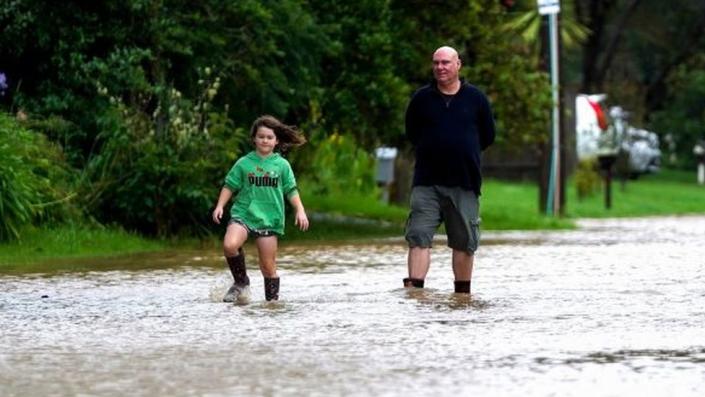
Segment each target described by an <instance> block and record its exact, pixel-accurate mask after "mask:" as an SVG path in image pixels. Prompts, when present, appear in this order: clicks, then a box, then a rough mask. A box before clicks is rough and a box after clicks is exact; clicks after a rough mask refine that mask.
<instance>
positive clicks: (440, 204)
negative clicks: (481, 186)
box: [406, 186, 480, 253]
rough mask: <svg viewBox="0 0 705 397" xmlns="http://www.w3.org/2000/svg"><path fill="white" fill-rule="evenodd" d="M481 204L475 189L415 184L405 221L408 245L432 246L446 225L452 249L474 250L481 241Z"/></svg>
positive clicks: (449, 244)
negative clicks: (437, 234)
mask: <svg viewBox="0 0 705 397" xmlns="http://www.w3.org/2000/svg"><path fill="white" fill-rule="evenodd" d="M479 214H480V203H479V200H478V199H477V195H475V192H473V191H469V190H464V189H462V188H459V187H447V186H414V188H413V189H412V190H411V212H410V213H409V218H408V219H407V222H406V241H407V242H408V243H409V247H421V248H430V247H431V246H432V245H433V235H434V234H435V233H436V230H437V229H438V226H440V224H441V223H444V224H445V228H446V233H447V234H448V246H449V247H450V248H453V249H456V250H459V251H465V252H469V253H473V252H475V251H476V250H477V248H478V246H479V244H480V216H479Z"/></svg>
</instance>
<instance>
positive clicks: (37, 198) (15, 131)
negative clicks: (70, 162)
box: [0, 114, 77, 241]
mask: <svg viewBox="0 0 705 397" xmlns="http://www.w3.org/2000/svg"><path fill="white" fill-rule="evenodd" d="M0 169H1V170H2V172H0V241H9V240H13V239H18V238H19V237H20V230H21V228H22V227H23V226H25V225H29V224H39V223H46V222H51V221H58V220H63V219H66V218H68V217H71V216H75V215H76V213H77V210H76V208H75V207H74V206H73V203H72V202H71V200H70V199H71V198H73V197H74V195H75V194H74V193H72V192H71V181H72V172H71V170H70V169H69V167H68V166H67V165H66V162H65V160H64V158H63V153H62V152H61V150H60V149H59V148H58V147H57V146H55V145H52V144H50V143H49V142H48V141H47V139H46V138H45V137H44V135H42V134H41V133H36V132H32V131H29V130H27V129H25V128H23V127H22V126H21V125H20V124H18V122H17V121H15V120H14V119H13V118H11V117H10V116H8V115H7V114H0Z"/></svg>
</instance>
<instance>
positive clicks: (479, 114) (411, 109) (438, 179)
mask: <svg viewBox="0 0 705 397" xmlns="http://www.w3.org/2000/svg"><path fill="white" fill-rule="evenodd" d="M461 66H462V64H461V62H460V58H459V57H458V52H457V51H456V50H455V49H453V48H452V47H447V46H444V47H440V48H439V49H437V50H436V51H435V52H434V53H433V77H434V80H433V81H432V82H431V83H430V84H428V85H426V86H423V87H421V88H420V89H418V90H417V91H416V92H415V93H414V95H413V97H412V98H411V101H410V102H409V106H408V107H407V109H406V135H407V137H408V139H409V140H410V141H411V143H412V144H413V146H414V150H415V155H416V164H415V167H414V179H413V188H412V190H411V200H410V201H411V203H410V206H411V211H410V213H409V219H408V221H407V226H406V241H407V242H408V244H409V256H408V268H409V277H407V278H405V279H404V287H407V288H423V287H424V281H425V279H426V275H427V274H428V270H429V267H430V264H431V247H432V245H433V237H434V234H435V232H436V230H437V229H438V227H439V226H440V225H441V223H444V224H445V228H446V233H447V235H448V247H450V248H451V249H452V250H453V256H452V262H453V264H452V265H453V274H454V276H455V285H454V288H455V292H456V293H466V294H469V293H470V283H471V280H472V268H473V263H474V254H475V251H476V250H477V248H478V246H479V240H480V214H479V211H480V208H479V201H478V199H479V196H480V187H481V185H482V174H481V164H480V153H481V152H482V151H483V150H485V149H486V148H487V147H488V146H490V145H491V144H492V142H494V138H495V129H494V119H493V116H492V110H491V108H490V103H489V101H488V99H487V97H486V96H485V94H483V93H482V92H481V91H480V90H479V89H477V88H476V87H474V86H472V85H470V84H468V83H466V82H465V81H463V80H462V79H461V78H460V77H459V72H460V67H461Z"/></svg>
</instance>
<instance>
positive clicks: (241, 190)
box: [225, 151, 299, 235]
mask: <svg viewBox="0 0 705 397" xmlns="http://www.w3.org/2000/svg"><path fill="white" fill-rule="evenodd" d="M225 187H227V188H228V189H230V190H231V191H232V192H233V195H234V199H233V206H232V208H231V209H230V216H231V218H233V219H237V220H239V221H241V222H243V223H244V224H245V225H247V226H248V227H249V228H250V229H253V230H269V231H272V232H274V233H277V234H279V235H283V234H284V197H286V198H287V199H290V198H291V197H294V196H296V195H297V194H299V192H298V190H297V188H296V178H295V177H294V172H293V171H292V170H291V165H290V164H289V162H288V161H287V160H286V159H285V158H283V157H282V156H281V155H279V153H272V154H271V155H269V156H267V157H260V156H259V155H258V154H257V152H256V151H252V152H250V153H248V154H247V155H245V156H244V157H241V158H240V159H239V160H238V161H236V162H235V165H233V167H232V168H231V169H230V171H229V172H228V175H227V176H226V177H225Z"/></svg>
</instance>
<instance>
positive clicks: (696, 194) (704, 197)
mask: <svg viewBox="0 0 705 397" xmlns="http://www.w3.org/2000/svg"><path fill="white" fill-rule="evenodd" d="M566 213H567V215H569V216H571V217H576V218H605V217H627V216H649V215H678V214H692V213H701V214H702V213H705V186H702V185H698V184H697V183H696V180H695V172H684V171H672V170H662V171H661V172H659V173H657V174H650V175H642V176H641V177H640V178H639V179H637V180H627V182H626V184H624V185H622V183H621V182H620V181H619V180H616V181H615V180H613V182H612V208H610V209H609V210H608V209H605V200H604V190H602V191H600V192H597V193H596V194H594V195H593V196H591V197H589V198H587V199H584V200H582V201H579V200H578V199H577V195H576V193H575V189H574V188H573V186H572V185H571V188H570V189H569V191H568V206H567V207H566Z"/></svg>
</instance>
